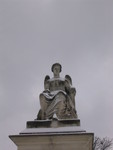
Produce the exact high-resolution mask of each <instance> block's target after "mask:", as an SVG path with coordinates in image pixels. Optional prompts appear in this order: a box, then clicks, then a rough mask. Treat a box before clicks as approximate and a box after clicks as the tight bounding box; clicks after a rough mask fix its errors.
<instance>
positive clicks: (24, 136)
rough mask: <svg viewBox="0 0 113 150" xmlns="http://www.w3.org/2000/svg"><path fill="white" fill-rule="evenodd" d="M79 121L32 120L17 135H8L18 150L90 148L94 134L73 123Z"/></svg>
mask: <svg viewBox="0 0 113 150" xmlns="http://www.w3.org/2000/svg"><path fill="white" fill-rule="evenodd" d="M67 122H68V123H67ZM69 122H70V123H69ZM46 123H47V124H46ZM79 123H80V122H79V120H68V121H65V120H60V121H59V120H55V119H54V120H52V121H49V122H48V121H44V124H43V121H42V122H41V121H32V122H27V128H26V129H25V130H24V131H22V132H21V133H20V134H19V135H10V136H9V137H10V139H11V140H12V141H13V142H14V143H15V144H16V145H17V147H18V150H92V145H93V137H94V135H93V133H87V132H86V131H84V130H81V128H80V126H77V125H74V124H79ZM42 124H43V126H42V127H41V125H42ZM67 124H68V126H67ZM44 125H45V126H44ZM58 125H60V127H58ZM62 125H64V126H62Z"/></svg>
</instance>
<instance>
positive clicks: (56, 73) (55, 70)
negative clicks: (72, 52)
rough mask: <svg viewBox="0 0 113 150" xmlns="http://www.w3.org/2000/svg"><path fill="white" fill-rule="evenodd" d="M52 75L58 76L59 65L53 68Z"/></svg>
mask: <svg viewBox="0 0 113 150" xmlns="http://www.w3.org/2000/svg"><path fill="white" fill-rule="evenodd" d="M53 73H54V75H55V76H57V75H59V73H60V66H59V65H55V66H54V68H53Z"/></svg>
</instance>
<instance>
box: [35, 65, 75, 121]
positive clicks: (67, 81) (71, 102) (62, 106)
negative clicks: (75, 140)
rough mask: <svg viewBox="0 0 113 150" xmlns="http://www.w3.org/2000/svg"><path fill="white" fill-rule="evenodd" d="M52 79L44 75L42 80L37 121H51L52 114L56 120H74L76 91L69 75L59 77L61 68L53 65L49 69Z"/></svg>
mask: <svg viewBox="0 0 113 150" xmlns="http://www.w3.org/2000/svg"><path fill="white" fill-rule="evenodd" d="M51 70H52V72H53V75H54V76H53V78H50V77H49V76H48V75H46V77H45V80H44V91H43V92H42V93H41V94H40V96H39V98H40V105H41V109H40V111H39V113H38V115H37V120H47V119H52V118H53V116H54V114H55V115H56V116H57V119H74V118H75V119H76V118H77V112H76V108H75V94H76V89H75V88H74V87H72V79H71V77H70V76H69V75H65V78H61V77H60V72H61V71H62V66H61V65H60V64H59V63H55V64H53V65H52V68H51Z"/></svg>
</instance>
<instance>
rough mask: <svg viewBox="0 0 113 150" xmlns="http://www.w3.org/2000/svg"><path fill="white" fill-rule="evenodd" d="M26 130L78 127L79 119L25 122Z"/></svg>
mask: <svg viewBox="0 0 113 150" xmlns="http://www.w3.org/2000/svg"><path fill="white" fill-rule="evenodd" d="M26 126H27V128H56V127H66V126H80V120H79V119H70V120H64V119H56V118H53V119H52V120H35V121H27V125H26Z"/></svg>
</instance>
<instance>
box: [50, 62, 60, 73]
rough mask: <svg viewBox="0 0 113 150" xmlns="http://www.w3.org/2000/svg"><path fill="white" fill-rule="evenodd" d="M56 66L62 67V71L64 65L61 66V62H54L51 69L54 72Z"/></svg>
mask: <svg viewBox="0 0 113 150" xmlns="http://www.w3.org/2000/svg"><path fill="white" fill-rule="evenodd" d="M55 66H59V68H60V72H61V71H62V66H61V64H59V63H55V64H53V65H52V67H51V71H52V72H53V70H54V68H55Z"/></svg>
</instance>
